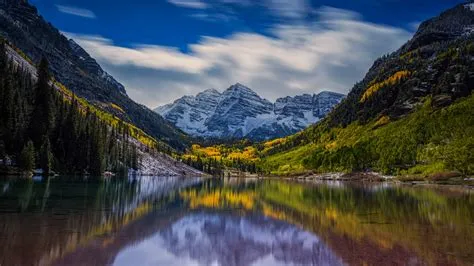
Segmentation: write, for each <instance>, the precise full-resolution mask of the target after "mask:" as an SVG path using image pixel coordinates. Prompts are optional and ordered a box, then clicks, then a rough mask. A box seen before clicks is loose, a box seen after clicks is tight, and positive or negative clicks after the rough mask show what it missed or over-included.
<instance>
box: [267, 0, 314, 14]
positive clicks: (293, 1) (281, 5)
mask: <svg viewBox="0 0 474 266" xmlns="http://www.w3.org/2000/svg"><path fill="white" fill-rule="evenodd" d="M263 4H264V6H265V7H267V8H268V9H269V10H270V11H273V13H274V14H275V15H277V16H281V17H285V18H302V17H304V16H305V15H307V14H308V12H309V11H310V10H311V5H310V4H309V3H308V2H307V1H306V0H264V1H263Z"/></svg>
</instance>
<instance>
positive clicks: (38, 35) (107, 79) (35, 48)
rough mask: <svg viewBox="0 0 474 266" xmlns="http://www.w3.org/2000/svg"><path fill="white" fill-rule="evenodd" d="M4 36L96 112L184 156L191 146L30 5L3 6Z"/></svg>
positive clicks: (0, 24) (13, 1)
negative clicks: (131, 126)
mask: <svg viewBox="0 0 474 266" xmlns="http://www.w3.org/2000/svg"><path fill="white" fill-rule="evenodd" d="M0 36H1V37H3V38H5V39H7V40H8V41H9V42H10V43H12V44H14V45H15V46H16V47H18V48H19V49H20V50H21V51H22V52H24V53H25V54H26V55H27V56H28V57H29V58H30V59H31V61H32V62H33V63H35V64H36V63H38V62H39V61H40V59H41V58H42V57H45V58H46V59H47V60H48V61H49V63H50V71H51V72H52V74H53V75H54V77H55V78H56V79H57V80H58V81H60V82H61V83H62V84H64V85H65V86H67V87H68V88H69V89H71V90H72V91H73V92H74V93H75V94H77V95H79V96H81V97H84V98H86V99H87V100H88V101H90V102H92V103H93V104H95V105H96V106H97V107H99V108H101V109H104V110H106V111H107V112H110V113H112V114H114V115H117V116H118V117H120V118H121V119H123V120H124V121H127V122H131V123H133V124H135V125H136V126H137V127H139V128H141V129H143V130H144V131H145V132H146V133H147V134H149V135H150V136H152V137H154V138H156V139H159V140H162V141H164V142H166V143H168V144H169V145H170V146H172V147H173V148H176V149H179V150H182V149H185V147H186V146H187V145H188V144H189V140H188V138H187V136H186V135H185V134H184V133H183V132H182V131H180V130H178V129H177V128H175V127H174V126H173V125H171V124H170V123H168V122H167V121H166V120H165V119H163V118H162V117H160V116H159V115H158V114H156V113H155V112H153V111H152V110H150V109H148V108H147V107H145V106H144V105H141V104H138V103H136V102H134V101H133V100H131V99H130V98H129V97H128V96H127V94H126V91H125V88H124V86H123V85H122V84H120V83H119V82H118V81H116V80H115V79H114V78H113V77H112V76H111V75H109V74H108V73H107V72H105V71H104V70H103V69H102V68H101V67H100V65H99V64H98V63H97V61H96V60H95V59H94V58H92V57H91V56H90V55H89V54H88V53H87V52H86V51H85V50H84V49H82V47H80V46H79V45H78V44H77V43H76V42H74V41H73V40H71V39H68V38H66V37H65V36H64V35H63V34H61V32H59V30H57V29H56V28H55V27H54V26H53V25H51V24H50V23H48V22H46V21H45V20H44V18H43V17H42V16H41V15H40V14H39V13H38V10H37V9H36V7H34V6H32V5H31V4H29V3H28V1H25V0H2V1H0ZM117 106H118V107H119V108H116V107H117Z"/></svg>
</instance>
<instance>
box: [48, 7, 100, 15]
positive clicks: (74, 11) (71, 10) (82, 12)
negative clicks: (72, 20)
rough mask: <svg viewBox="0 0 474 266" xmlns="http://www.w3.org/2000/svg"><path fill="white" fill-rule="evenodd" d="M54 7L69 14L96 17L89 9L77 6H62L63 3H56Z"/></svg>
mask: <svg viewBox="0 0 474 266" xmlns="http://www.w3.org/2000/svg"><path fill="white" fill-rule="evenodd" d="M56 8H57V9H58V11H59V12H62V13H65V14H70V15H74V16H79V17H83V18H96V15H95V14H94V12H92V11H91V10H89V9H84V8H78V7H73V6H63V5H56Z"/></svg>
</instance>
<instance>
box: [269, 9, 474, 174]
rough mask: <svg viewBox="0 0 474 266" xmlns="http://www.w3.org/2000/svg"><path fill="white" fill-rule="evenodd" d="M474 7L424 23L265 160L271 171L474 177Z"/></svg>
mask: <svg viewBox="0 0 474 266" xmlns="http://www.w3.org/2000/svg"><path fill="white" fill-rule="evenodd" d="M473 27H474V9H473V8H472V4H462V5H458V6H456V7H454V8H452V9H450V10H447V11H446V12H444V13H442V14H441V15H440V16H438V17H435V18H432V19H430V20H428V21H425V22H423V23H422V24H421V25H420V27H419V29H418V31H417V33H416V34H415V36H414V37H413V38H412V39H411V40H410V41H409V42H408V43H406V44H405V45H404V46H403V47H401V48H400V49H399V50H398V51H396V52H394V53H392V54H390V55H387V56H384V57H382V58H380V59H378V60H377V61H376V62H375V63H374V65H373V66H372V68H371V69H370V70H369V72H368V73H367V75H366V76H365V78H364V79H363V80H362V81H361V82H359V83H357V84H356V85H355V86H354V88H353V89H352V90H351V92H350V93H349V94H348V96H347V98H346V99H345V100H344V101H343V102H342V103H341V104H340V105H338V106H337V108H336V109H335V110H334V111H333V112H331V113H330V114H329V115H328V117H327V119H324V121H322V122H321V123H320V124H318V125H316V126H313V127H311V128H309V129H307V130H305V131H303V132H301V133H298V134H296V135H293V136H291V137H288V138H287V139H285V140H284V141H282V142H281V143H280V144H278V145H275V146H273V147H272V149H270V150H267V151H266V153H265V154H263V155H262V156H263V157H264V159H263V160H262V162H261V165H260V166H261V167H262V169H264V171H265V172H271V173H275V174H285V173H291V172H304V171H308V170H313V171H317V172H331V171H348V172H350V171H363V170H369V169H372V170H376V171H381V172H384V173H390V174H399V175H423V176H427V175H431V174H434V173H439V172H451V171H455V172H457V173H461V174H464V175H470V174H473V173H474V154H473V151H474V96H472V90H473V87H474V42H473V41H474V35H473V34H472V33H473V31H472V28H473Z"/></svg>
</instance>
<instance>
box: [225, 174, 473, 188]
mask: <svg viewBox="0 0 474 266" xmlns="http://www.w3.org/2000/svg"><path fill="white" fill-rule="evenodd" d="M226 178H227V177H226ZM230 178H236V179H274V180H275V179H276V180H288V181H307V182H311V181H343V182H361V183H395V184H404V185H437V186H458V187H467V188H470V189H474V177H472V176H470V177H463V176H455V177H447V178H442V179H429V178H422V177H406V176H390V175H383V174H381V173H377V172H355V173H342V172H339V173H322V174H316V173H306V174H299V175H288V176H272V175H267V176H260V175H245V176H232V177H230Z"/></svg>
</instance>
